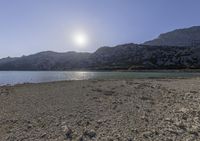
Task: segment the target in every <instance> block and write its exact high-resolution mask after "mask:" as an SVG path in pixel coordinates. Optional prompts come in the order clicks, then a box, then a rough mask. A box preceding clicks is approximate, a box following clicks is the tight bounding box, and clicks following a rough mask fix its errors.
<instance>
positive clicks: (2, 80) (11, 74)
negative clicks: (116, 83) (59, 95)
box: [0, 71, 200, 85]
mask: <svg viewBox="0 0 200 141" xmlns="http://www.w3.org/2000/svg"><path fill="white" fill-rule="evenodd" d="M195 76H200V73H197V72H92V71H86V72H82V71H0V85H7V84H9V85H14V84H18V83H39V82H51V81H62V80H87V79H133V78H177V77H184V78H185V77H195Z"/></svg>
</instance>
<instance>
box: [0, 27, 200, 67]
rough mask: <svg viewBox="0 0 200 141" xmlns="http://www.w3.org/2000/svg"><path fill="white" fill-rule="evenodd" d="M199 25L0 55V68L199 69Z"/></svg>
mask: <svg viewBox="0 0 200 141" xmlns="http://www.w3.org/2000/svg"><path fill="white" fill-rule="evenodd" d="M198 41H200V26H195V27H191V28H186V29H178V30H174V31H172V32H168V33H165V34H161V35H160V36H159V37H158V38H157V39H155V40H152V41H148V42H145V43H144V44H142V45H138V44H124V45H118V46H115V47H101V48H99V49H97V50H96V51H95V52H94V53H77V52H66V53H57V52H52V51H45V52H40V53H37V54H33V55H29V56H22V57H16V58H10V57H8V58H3V59H0V70H83V69H84V70H120V69H121V70H122V69H123V70H133V69H187V68H190V69H200V44H199V42H198Z"/></svg>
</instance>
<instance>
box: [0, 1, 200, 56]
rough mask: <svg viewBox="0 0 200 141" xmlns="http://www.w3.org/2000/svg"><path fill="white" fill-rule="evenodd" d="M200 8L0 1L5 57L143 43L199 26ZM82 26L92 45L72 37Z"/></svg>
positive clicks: (138, 3)
mask: <svg viewBox="0 0 200 141" xmlns="http://www.w3.org/2000/svg"><path fill="white" fill-rule="evenodd" d="M199 7H200V0H0V49H1V51H0V58H2V57H7V56H22V55H28V54H32V53H36V52H40V51H46V50H52V51H58V52H66V51H72V50H75V51H91V52H92V51H95V50H96V49H97V48H98V47H100V46H114V45H117V44H123V43H130V42H133V43H142V42H144V41H146V40H150V39H152V38H154V37H157V36H158V35H159V34H160V33H163V32H167V31H170V30H173V29H176V28H184V27H190V26H194V25H200V16H199V13H200V8H199ZM77 30H83V31H84V32H85V33H86V34H87V36H88V37H89V39H90V42H89V44H88V46H87V47H85V48H82V49H79V48H77V47H76V45H75V44H72V42H71V41H70V39H69V36H70V35H71V34H72V33H73V32H74V31H77Z"/></svg>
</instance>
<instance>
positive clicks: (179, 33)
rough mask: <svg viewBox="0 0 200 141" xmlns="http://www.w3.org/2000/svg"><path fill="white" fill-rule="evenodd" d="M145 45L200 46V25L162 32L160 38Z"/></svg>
mask: <svg viewBox="0 0 200 141" xmlns="http://www.w3.org/2000/svg"><path fill="white" fill-rule="evenodd" d="M144 45H152V46H188V47H190V46H199V45H200V26H193V27H190V28H184V29H177V30H174V31H171V32H168V33H164V34H161V35H160V36H159V37H158V38H156V39H154V40H151V41H147V42H145V43H144Z"/></svg>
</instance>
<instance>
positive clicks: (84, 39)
mask: <svg viewBox="0 0 200 141" xmlns="http://www.w3.org/2000/svg"><path fill="white" fill-rule="evenodd" d="M73 42H74V44H75V45H76V46H77V47H80V48H84V47H86V46H87V45H88V36H87V35H86V34H85V33H84V32H76V33H75V34H74V35H73Z"/></svg>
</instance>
